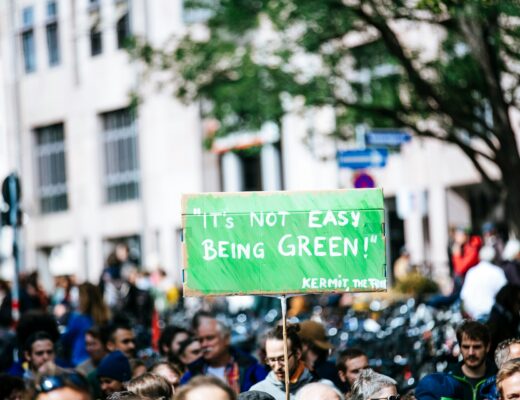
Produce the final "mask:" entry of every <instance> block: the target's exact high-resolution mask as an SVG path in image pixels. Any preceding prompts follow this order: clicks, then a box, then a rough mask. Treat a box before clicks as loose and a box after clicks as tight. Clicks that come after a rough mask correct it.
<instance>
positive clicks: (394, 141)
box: [365, 130, 412, 147]
mask: <svg viewBox="0 0 520 400" xmlns="http://www.w3.org/2000/svg"><path fill="white" fill-rule="evenodd" d="M410 140H412V135H410V134H409V133H408V132H406V131H400V130H381V131H368V132H366V133H365V143H366V145H367V146H375V147H382V146H384V147H399V146H401V145H402V144H403V143H407V142H409V141H410Z"/></svg>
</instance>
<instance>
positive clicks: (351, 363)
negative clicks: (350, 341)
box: [336, 347, 368, 393]
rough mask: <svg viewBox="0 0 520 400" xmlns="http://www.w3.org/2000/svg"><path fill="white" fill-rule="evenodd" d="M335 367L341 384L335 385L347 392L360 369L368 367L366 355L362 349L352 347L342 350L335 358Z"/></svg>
mask: <svg viewBox="0 0 520 400" xmlns="http://www.w3.org/2000/svg"><path fill="white" fill-rule="evenodd" d="M336 368H337V370H338V375H339V378H340V380H341V386H338V385H337V386H338V387H339V388H340V389H341V390H342V391H343V393H348V392H350V388H351V387H352V385H353V384H354V381H355V380H356V379H357V378H358V376H359V374H360V373H361V371H362V370H364V369H366V368H368V357H367V355H366V354H365V352H364V351H363V350H360V349H357V348H354V347H353V348H350V349H346V350H343V351H342V352H341V353H339V355H338V357H337V358H336Z"/></svg>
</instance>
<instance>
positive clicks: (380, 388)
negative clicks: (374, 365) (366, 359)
mask: <svg viewBox="0 0 520 400" xmlns="http://www.w3.org/2000/svg"><path fill="white" fill-rule="evenodd" d="M396 384H397V383H396V381H395V380H393V379H392V378H390V377H389V376H386V375H383V374H379V373H377V372H374V371H373V370H372V369H371V368H366V369H364V370H362V371H361V373H360V374H359V377H358V378H357V379H356V381H355V382H354V385H352V392H351V397H350V399H351V400H375V399H378V400H379V399H380V400H382V399H386V400H398V397H397V387H396Z"/></svg>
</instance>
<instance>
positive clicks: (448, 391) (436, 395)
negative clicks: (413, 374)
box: [415, 373, 464, 400]
mask: <svg viewBox="0 0 520 400" xmlns="http://www.w3.org/2000/svg"><path fill="white" fill-rule="evenodd" d="M463 397H464V384H463V383H461V382H459V381H458V380H457V379H455V378H454V377H453V376H451V375H450V374H442V373H441V374H440V373H433V374H429V375H426V376H425V377H424V378H422V379H421V380H420V381H419V384H418V385H417V387H416V388H415V398H416V399H417V400H439V399H440V398H445V399H458V400H461V399H462V398H463Z"/></svg>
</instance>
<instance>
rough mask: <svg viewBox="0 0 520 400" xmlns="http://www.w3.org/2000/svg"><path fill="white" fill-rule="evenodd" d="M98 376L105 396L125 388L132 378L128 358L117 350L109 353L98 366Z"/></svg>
mask: <svg viewBox="0 0 520 400" xmlns="http://www.w3.org/2000/svg"><path fill="white" fill-rule="evenodd" d="M96 374H97V377H98V379H99V385H100V387H101V392H102V394H103V398H105V399H106V398H107V397H108V396H109V395H110V394H112V393H114V392H119V391H121V390H123V389H124V388H125V386H124V385H125V383H126V382H128V381H129V380H130V379H131V378H132V369H131V368H130V362H129V361H128V358H127V357H126V356H125V355H124V353H122V352H121V351H119V350H117V351H114V352H112V353H110V354H108V355H107V356H106V357H105V358H103V360H101V363H100V364H99V366H98V367H97V370H96Z"/></svg>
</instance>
